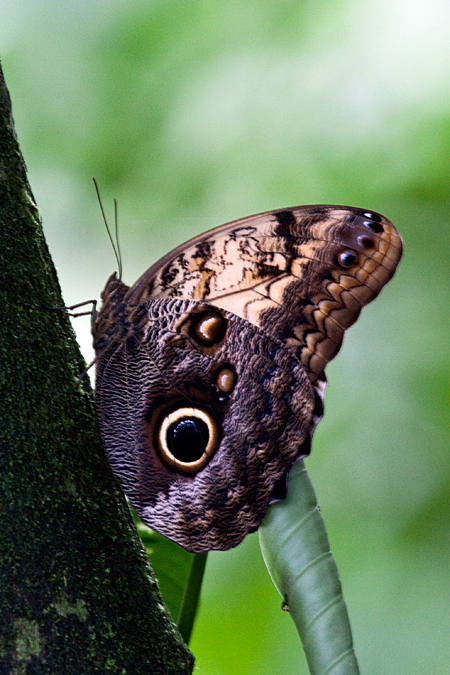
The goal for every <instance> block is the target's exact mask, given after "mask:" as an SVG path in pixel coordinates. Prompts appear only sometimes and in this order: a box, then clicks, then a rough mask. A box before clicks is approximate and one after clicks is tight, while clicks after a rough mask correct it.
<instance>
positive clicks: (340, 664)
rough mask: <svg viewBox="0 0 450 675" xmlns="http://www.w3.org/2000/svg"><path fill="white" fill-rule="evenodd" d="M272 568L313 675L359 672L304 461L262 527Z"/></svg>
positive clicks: (264, 547)
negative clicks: (286, 493) (284, 494)
mask: <svg viewBox="0 0 450 675" xmlns="http://www.w3.org/2000/svg"><path fill="white" fill-rule="evenodd" d="M259 539H260V544H261V550H262V553H263V556H264V560H265V563H266V565H267V569H268V570H269V573H270V576H271V577H272V580H273V582H274V584H275V586H276V587H277V589H278V591H279V593H280V594H281V595H282V597H283V598H284V600H285V602H286V604H287V607H288V608H289V612H290V615H291V617H292V619H293V621H294V623H295V625H296V627H297V630H298V632H299V635H300V638H301V640H302V643H303V649H304V650H305V656H306V660H307V662H308V666H309V670H310V673H311V675H358V674H359V668H358V663H357V661H356V656H355V652H354V649H353V639H352V634H351V628H350V621H349V618H348V613H347V608H346V606H345V602H344V598H343V596H342V590H341V582H340V579H339V575H338V570H337V567H336V563H335V561H334V559H333V557H332V555H331V551H330V545H329V542H328V537H327V533H326V530H325V524H324V522H323V519H322V516H321V515H320V511H319V507H318V506H317V501H316V496H315V494H314V489H313V487H312V484H311V481H310V479H309V477H308V474H307V472H306V469H305V465H304V463H303V460H299V461H298V462H296V464H294V466H293V467H292V469H291V471H290V475H289V484H288V495H287V498H286V499H285V500H284V501H282V502H278V503H276V504H273V505H272V506H271V507H270V508H269V510H268V512H267V515H266V517H265V518H264V521H263V524H262V525H261V527H260V529H259Z"/></svg>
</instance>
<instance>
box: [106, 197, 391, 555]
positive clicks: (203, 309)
mask: <svg viewBox="0 0 450 675" xmlns="http://www.w3.org/2000/svg"><path fill="white" fill-rule="evenodd" d="M401 254H402V242H401V239H400V236H399V234H398V233H397V231H396V229H395V228H394V227H393V225H392V224H391V223H390V222H389V221H388V220H387V219H386V218H384V217H383V216H381V215H379V214H377V213H372V212H366V211H363V210H362V209H356V208H349V207H345V206H300V207H296V208H291V209H284V210H279V211H269V212H267V213H263V214H260V215H256V216H250V217H248V218H244V219H242V220H237V221H235V222H232V223H229V224H227V225H222V226H221V227H218V228H216V229H213V230H210V231H209V232H206V233H205V234H202V235H200V236H198V237H195V238H194V239H191V241H189V242H187V243H186V244H183V245H182V246H179V247H178V248H176V249H175V250H174V251H172V252H171V253H168V254H167V255H166V256H164V257H163V258H162V259H161V260H160V261H159V262H157V263H156V264H155V265H153V266H152V267H150V269H149V270H147V272H145V274H143V275H142V276H141V277H140V279H138V281H136V283H135V284H134V285H133V286H131V287H128V286H126V285H125V284H124V283H123V282H122V280H121V279H118V278H117V275H116V274H113V275H112V276H111V277H110V278H109V279H108V281H107V283H106V286H105V289H104V291H103V293H102V300H103V304H102V307H101V309H100V311H99V313H98V315H97V318H96V322H95V328H94V331H93V332H94V347H95V350H96V364H97V375H96V403H97V408H98V414H99V420H100V429H101V433H102V437H103V441H104V444H105V446H106V449H107V452H108V455H109V459H110V463H111V466H112V469H113V472H114V474H115V475H116V476H117V477H118V478H119V480H120V481H121V483H122V486H123V489H124V491H125V493H126V494H127V496H128V497H129V499H130V502H131V503H132V505H133V506H134V507H135V509H136V511H137V512H138V514H139V515H140V517H141V518H142V520H143V521H144V522H145V523H146V524H148V525H150V526H151V527H153V528H154V529H156V530H158V531H159V532H161V533H162V534H164V535H166V536H167V537H169V539H172V540H173V541H175V542H177V543H178V544H180V545H181V546H183V547H184V548H186V549H188V550H189V551H193V552H195V553H200V552H203V551H207V550H211V549H228V548H231V547H233V546H236V545H237V544H239V543H240V542H241V541H242V539H243V538H244V537H245V535H246V534H248V533H249V532H253V531H254V530H256V529H257V528H258V526H259V525H260V523H261V520H262V519H263V517H264V515H265V513H266V510H267V508H268V506H269V504H270V503H271V502H272V501H277V500H279V499H282V498H283V497H284V496H285V495H286V479H287V474H288V472H289V469H290V467H291V466H292V464H293V463H294V462H295V461H296V460H297V459H299V458H300V457H304V456H306V455H308V454H309V452H310V446H311V437H312V434H313V432H314V429H315V427H316V425H317V423H318V422H319V420H320V419H321V417H322V414H323V394H324V389H325V383H326V378H325V374H324V368H325V366H326V365H327V363H328V361H329V360H330V359H332V358H333V357H334V356H335V355H336V353H337V352H338V351H339V348H340V346H341V343H342V339H343V335H344V331H345V329H346V328H348V327H349V326H350V325H351V324H352V323H354V322H355V321H356V319H357V317H358V315H359V313H360V311H361V308H362V307H363V306H364V305H366V304H367V303H369V302H370V301H371V300H373V299H374V298H375V297H376V296H377V295H378V293H379V292H380V291H381V289H382V288H383V286H384V285H385V284H386V283H387V282H388V281H389V279H391V277H392V275H393V274H394V272H395V269H396V267H397V264H398V262H399V260H400V257H401Z"/></svg>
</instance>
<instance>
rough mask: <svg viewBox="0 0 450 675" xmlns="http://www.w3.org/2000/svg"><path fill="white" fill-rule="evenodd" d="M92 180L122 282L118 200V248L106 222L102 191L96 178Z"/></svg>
mask: <svg viewBox="0 0 450 675" xmlns="http://www.w3.org/2000/svg"><path fill="white" fill-rule="evenodd" d="M92 180H93V181H94V185H95V191H96V192H97V199H98V203H99V204H100V210H101V212H102V217H103V222H104V223H105V227H106V231H107V233H108V237H109V241H110V242H111V246H112V247H113V251H114V255H115V256H116V260H117V265H118V268H119V269H118V274H119V279H120V280H122V260H121V257H120V249H119V241H118V239H117V232H118V223H117V204H116V200H114V204H115V221H116V239H117V246H116V244H115V243H114V239H113V236H112V234H111V230H110V229H109V225H108V221H107V220H106V215H105V211H104V209H103V204H102V198H101V197H100V190H99V187H98V184H97V181H96V180H95V178H93V179H92Z"/></svg>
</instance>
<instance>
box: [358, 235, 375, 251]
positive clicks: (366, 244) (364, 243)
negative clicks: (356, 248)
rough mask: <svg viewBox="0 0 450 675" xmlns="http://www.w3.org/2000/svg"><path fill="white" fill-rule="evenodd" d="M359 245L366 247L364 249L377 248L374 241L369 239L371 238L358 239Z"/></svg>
mask: <svg viewBox="0 0 450 675" xmlns="http://www.w3.org/2000/svg"><path fill="white" fill-rule="evenodd" d="M358 243H359V244H361V245H362V246H364V248H374V247H375V242H374V241H373V240H372V239H369V237H364V236H362V237H358Z"/></svg>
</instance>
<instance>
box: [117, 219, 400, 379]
mask: <svg viewBox="0 0 450 675" xmlns="http://www.w3.org/2000/svg"><path fill="white" fill-rule="evenodd" d="M401 255H402V242H401V238H400V236H399V234H398V232H397V230H396V229H395V227H394V226H393V225H392V223H390V221H388V220H387V219H386V218H384V217H383V216H381V215H379V214H377V213H373V212H367V211H363V210H362V209H355V208H349V207H342V206H301V207H297V208H292V209H284V210H280V211H271V212H268V213H263V214H260V215H258V216H251V217H249V218H244V219H242V220H238V221H235V222H233V223H229V224H228V225H223V226H222V227H219V228H216V229H215V230H211V231H210V232H207V233H205V234H204V235H200V236H199V237H196V238H195V239H193V240H191V241H190V242H188V243H187V244H185V245H183V246H181V247H179V248H178V249H175V250H174V251H173V252H172V253H169V254H168V255H167V256H165V257H164V258H162V259H161V260H160V261H159V262H158V263H156V265H154V266H153V267H151V268H150V269H149V270H148V271H147V272H146V273H145V274H144V275H143V276H142V277H141V278H140V279H139V280H138V281H137V282H136V283H135V284H134V286H133V287H132V288H131V289H130V291H129V294H128V298H127V300H128V301H129V302H130V303H131V304H132V305H135V306H139V305H140V304H142V303H143V302H146V301H147V300H150V299H153V298H185V299H192V300H199V301H200V300H204V301H207V302H208V303H210V304H212V305H214V306H216V307H219V308H222V309H226V310H228V311H230V312H232V313H233V314H235V315H236V316H240V317H241V318H243V319H246V320H247V321H250V323H253V324H254V325H256V326H259V327H261V328H263V329H264V330H265V331H267V332H268V333H270V334H271V335H273V336H274V337H276V338H278V339H280V340H283V341H284V342H286V344H287V345H288V346H289V347H290V348H291V349H292V350H294V351H295V353H296V354H297V355H298V356H299V357H300V359H301V361H302V363H303V365H304V366H305V367H306V368H307V369H308V371H309V373H310V377H311V379H312V380H315V379H316V378H317V377H318V376H319V375H320V374H321V373H322V372H323V369H324V368H325V365H326V364H327V362H328V361H329V360H330V359H331V358H333V357H334V356H335V355H336V353H337V352H338V350H339V348H340V346H341V344H342V339H343V335H344V331H345V329H346V328H348V327H349V326H350V325H351V324H352V323H354V322H355V321H356V319H357V318H358V315H359V313H360V311H361V308H362V307H363V306H364V305H366V304H368V303H369V302H371V300H373V299H374V298H375V297H376V296H377V295H378V293H379V292H380V291H381V289H382V288H383V286H384V285H385V284H386V283H387V282H388V281H389V280H390V279H391V277H392V276H393V274H394V272H395V269H396V267H397V265H398V262H399V260H400V258H401Z"/></svg>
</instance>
